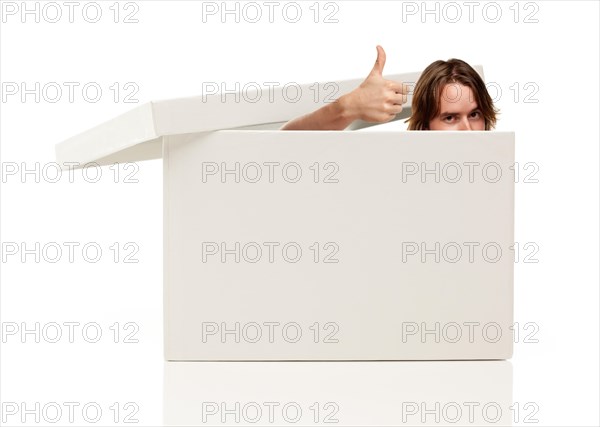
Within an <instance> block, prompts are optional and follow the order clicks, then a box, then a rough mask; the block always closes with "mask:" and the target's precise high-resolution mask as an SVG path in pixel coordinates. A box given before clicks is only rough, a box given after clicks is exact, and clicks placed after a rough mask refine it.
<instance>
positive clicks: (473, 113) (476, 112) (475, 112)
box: [471, 111, 481, 117]
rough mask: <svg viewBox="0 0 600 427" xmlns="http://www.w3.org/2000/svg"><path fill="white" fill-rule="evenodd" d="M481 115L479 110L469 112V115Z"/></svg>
mask: <svg viewBox="0 0 600 427" xmlns="http://www.w3.org/2000/svg"><path fill="white" fill-rule="evenodd" d="M480 115H481V113H480V112H479V111H473V112H472V113H471V117H479V116H480Z"/></svg>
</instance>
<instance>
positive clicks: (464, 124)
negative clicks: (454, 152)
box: [458, 117, 473, 130]
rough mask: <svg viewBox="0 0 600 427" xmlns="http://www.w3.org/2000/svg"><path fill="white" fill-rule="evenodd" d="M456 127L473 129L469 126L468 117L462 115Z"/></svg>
mask: <svg viewBox="0 0 600 427" xmlns="http://www.w3.org/2000/svg"><path fill="white" fill-rule="evenodd" d="M458 129H459V130H473V129H472V128H471V122H469V119H468V118H467V117H463V118H462V119H461V120H460V123H459V127H458Z"/></svg>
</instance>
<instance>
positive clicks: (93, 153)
mask: <svg viewBox="0 0 600 427" xmlns="http://www.w3.org/2000/svg"><path fill="white" fill-rule="evenodd" d="M417 76H418V74H407V75H397V76H390V77H388V78H391V79H394V80H403V81H405V82H406V81H408V82H411V81H414V80H416V77H417ZM411 79H412V80H411ZM359 83H360V80H353V81H344V82H335V83H334V84H335V85H336V86H335V88H336V91H337V96H339V95H341V94H342V93H345V92H348V91H349V90H351V89H352V88H354V87H356V86H357V85H358V84H359ZM329 85H331V83H329ZM311 86H312V87H314V85H304V86H301V88H302V92H303V96H302V98H301V99H300V100H299V101H298V102H296V103H291V102H285V101H284V100H282V97H281V92H279V94H277V93H275V94H274V100H272V99H269V97H265V96H263V97H261V99H260V101H258V102H255V103H253V102H248V101H245V100H244V99H243V98H242V99H240V102H235V101H236V100H235V99H234V97H232V98H231V99H226V102H222V100H221V99H220V96H219V95H215V96H212V97H208V98H207V99H202V97H197V98H185V99H178V100H170V101H161V102H157V103H151V104H147V105H143V106H140V107H138V108H136V109H134V110H132V111H131V112H129V113H127V114H124V115H122V116H120V117H118V118H116V119H114V120H113V121H111V122H107V123H104V124H102V125H100V126H98V127H96V128H94V129H92V130H90V131H88V132H86V133H84V134H82V135H79V136H76V137H74V138H72V139H70V140H68V141H66V142H64V143H62V144H59V145H58V147H57V155H58V160H59V162H61V163H62V162H66V161H75V162H82V163H83V162H87V161H97V162H98V163H101V164H108V163H112V162H117V161H118V162H122V161H131V160H141V159H150V158H156V157H158V156H160V155H161V154H162V156H163V162H164V296H165V301H164V308H165V357H166V359H167V360H255V359H263V360H306V359H323V360H336V359H337V360H350V359H354V360H361V359H364V360H382V359H390V360H401V359H503V358H509V357H511V354H512V336H511V330H510V329H509V328H510V326H511V322H512V298H513V256H512V252H511V251H510V247H511V245H512V241H513V222H514V221H513V219H514V207H513V197H514V183H513V177H512V175H510V172H511V169H510V166H511V165H512V163H513V162H514V134H513V133H511V132H353V131H341V132H335V131H311V132H301V131H278V130H264V129H269V128H270V129H278V127H279V126H280V125H281V122H285V121H286V120H288V119H291V118H293V117H296V116H298V115H301V114H303V113H305V112H307V111H311V110H314V109H316V108H317V107H318V106H319V105H316V104H315V103H314V99H313V98H314V91H313V90H309V87H311ZM322 87H325V85H322ZM337 96H336V97H337ZM278 97H279V98H278ZM409 102H410V99H409ZM321 103H322V102H320V103H319V104H321ZM269 124H270V125H269ZM242 127H243V128H242ZM224 128H230V129H231V128H238V129H236V130H216V129H224ZM261 128H262V129H263V130H257V129H261ZM215 130H216V131H215ZM498 173H500V174H501V175H498ZM436 180H438V181H439V182H436ZM498 250H500V251H501V252H498ZM422 257H424V258H422ZM436 258H438V259H436Z"/></svg>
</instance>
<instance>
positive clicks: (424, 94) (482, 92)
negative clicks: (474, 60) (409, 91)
mask: <svg viewBox="0 0 600 427" xmlns="http://www.w3.org/2000/svg"><path fill="white" fill-rule="evenodd" d="M497 113H498V110H497V109H496V108H495V107H494V104H493V102H492V98H491V97H490V94H489V93H488V91H487V88H486V87H485V83H484V82H483V80H482V79H481V77H480V76H479V74H477V71H475V70H474V69H473V68H472V67H471V66H470V65H469V64H467V63H466V62H464V61H461V60H460V59H450V60H448V61H435V62H434V63H432V64H431V65H429V66H428V67H427V68H426V69H425V71H423V73H422V74H421V77H420V78H419V81H418V82H417V84H416V85H415V90H414V93H413V100H412V115H411V117H410V118H409V119H408V122H409V125H408V129H409V130H490V129H492V128H494V127H495V125H496V114H497Z"/></svg>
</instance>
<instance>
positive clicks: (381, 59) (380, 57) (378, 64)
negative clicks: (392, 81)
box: [369, 45, 385, 77]
mask: <svg viewBox="0 0 600 427" xmlns="http://www.w3.org/2000/svg"><path fill="white" fill-rule="evenodd" d="M384 66H385V51H384V50H383V48H382V47H381V46H379V45H377V60H376V61H375V65H374V66H373V69H372V70H371V73H370V74H369V77H371V76H373V75H377V76H381V75H382V74H383V67H384Z"/></svg>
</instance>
